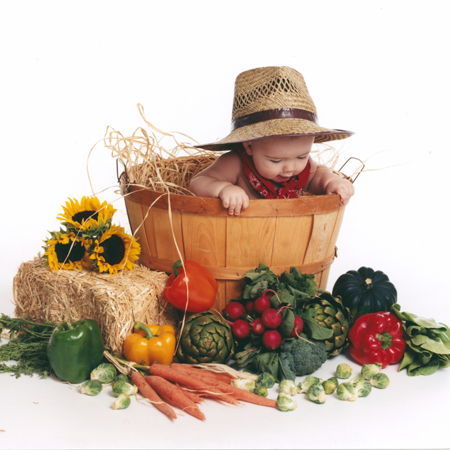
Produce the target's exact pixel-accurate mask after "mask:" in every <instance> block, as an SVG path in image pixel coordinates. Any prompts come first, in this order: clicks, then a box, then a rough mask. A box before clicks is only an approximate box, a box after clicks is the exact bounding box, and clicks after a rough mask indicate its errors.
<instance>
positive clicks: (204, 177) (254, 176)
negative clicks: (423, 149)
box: [190, 67, 354, 215]
mask: <svg viewBox="0 0 450 450" xmlns="http://www.w3.org/2000/svg"><path fill="white" fill-rule="evenodd" d="M351 134H352V133H351V132H349V131H345V130H333V129H328V128H323V127H320V126H319V125H317V119H316V109H315V106H314V103H313V101H312V99H311V97H310V95H309V92H308V89H307V87H306V84H305V82H304V80H303V77H302V75H301V74H300V73H299V72H297V71H296V70H294V69H291V68H289V67H263V68H260V69H253V70H249V71H247V72H243V73H241V74H240V75H239V76H238V77H237V78H236V83H235V95H234V102H233V115H232V132H231V133H230V134H229V135H228V136H227V137H226V138H224V139H222V140H221V141H218V142H215V143H212V144H206V145H199V146H198V147H200V148H204V149H208V150H227V149H229V150H231V151H230V152H228V153H225V154H223V155H221V156H220V157H219V158H218V159H217V160H216V161H215V162H214V163H213V164H212V165H211V166H209V167H207V168H206V169H205V170H203V171H202V172H200V173H198V174H197V175H196V176H195V177H194V178H193V179H192V180H191V183H190V190H191V191H192V192H193V193H194V194H196V195H198V196H201V197H218V198H220V199H221V200H222V204H223V206H224V208H227V209H228V213H229V214H230V215H239V214H240V213H241V211H244V210H245V209H246V208H247V207H248V205H249V200H251V199H261V198H296V197H298V195H299V193H300V191H301V190H302V189H306V190H308V191H309V192H311V193H312V194H316V195H321V194H332V193H335V194H338V195H340V197H341V199H342V202H343V203H344V204H346V203H348V201H349V199H350V197H351V196H352V195H353V194H354V187H353V184H352V183H351V182H350V181H348V180H345V179H342V178H341V177H339V176H338V175H336V174H335V173H333V172H332V171H331V170H330V169H328V168H327V167H325V166H323V165H319V164H317V162H315V161H314V160H313V159H312V158H311V156H310V153H311V149H312V145H313V143H314V142H326V141H330V140H336V139H344V138H347V137H349V136H350V135H351Z"/></svg>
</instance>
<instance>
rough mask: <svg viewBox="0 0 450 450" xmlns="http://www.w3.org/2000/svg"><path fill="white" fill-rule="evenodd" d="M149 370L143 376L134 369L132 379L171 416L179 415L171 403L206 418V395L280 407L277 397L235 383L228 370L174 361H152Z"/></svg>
mask: <svg viewBox="0 0 450 450" xmlns="http://www.w3.org/2000/svg"><path fill="white" fill-rule="evenodd" d="M150 374H151V375H149V376H147V377H144V376H143V375H141V374H140V373H139V372H137V371H133V373H132V375H131V380H132V382H133V383H134V384H135V385H136V386H137V388H138V389H139V392H140V393H141V394H142V395H143V396H144V397H146V398H147V399H148V400H150V402H151V403H152V404H153V405H154V406H155V407H156V408H157V409H159V410H160V411H161V412H162V413H164V414H165V415H166V416H167V417H169V419H171V420H173V419H176V418H177V415H176V413H175V411H174V409H173V408H172V406H174V407H175V408H178V409H181V410H182V411H185V412H186V413H188V414H190V415H192V416H194V417H195V418H197V419H199V420H205V415H204V414H203V412H202V411H201V410H200V408H199V407H198V404H199V403H201V402H203V399H204V398H211V399H214V400H219V401H223V402H226V403H229V404H232V405H238V404H240V403H239V400H241V401H244V402H248V403H253V404H255V405H260V406H268V407H272V408H277V407H278V406H277V402H276V401H275V400H271V399H268V398H265V397H261V396H259V395H256V394H253V393H251V392H248V391H245V390H244V389H240V388H237V387H235V386H232V385H231V380H232V379H233V377H232V376H231V375H229V374H226V373H215V372H211V371H208V370H204V369H197V368H194V367H191V366H186V365H184V364H176V363H173V364H171V366H165V365H163V364H152V365H151V366H150ZM171 405H172V406H171Z"/></svg>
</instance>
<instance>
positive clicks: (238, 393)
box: [191, 374, 278, 408]
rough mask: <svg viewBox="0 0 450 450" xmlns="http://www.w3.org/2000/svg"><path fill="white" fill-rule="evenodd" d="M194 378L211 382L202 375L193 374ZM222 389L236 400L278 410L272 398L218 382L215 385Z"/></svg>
mask: <svg viewBox="0 0 450 450" xmlns="http://www.w3.org/2000/svg"><path fill="white" fill-rule="evenodd" d="M191 376H192V377H196V378H197V377H198V378H199V379H200V380H202V381H205V382H206V381H207V380H208V382H209V381H210V380H209V379H207V378H204V376H203V375H201V374H195V375H194V374H191ZM213 386H214V387H217V389H220V390H221V391H222V392H223V393H225V394H229V395H232V396H233V397H234V398H235V399H236V400H242V401H244V402H248V403H253V404H255V405H259V406H269V407H272V408H278V404H277V402H276V401H275V400H271V399H270V398H266V397H262V396H261V395H256V394H253V392H249V391H246V390H245V389H240V388H237V387H236V386H232V385H230V384H227V383H223V382H222V381H216V383H215V384H214V385H213Z"/></svg>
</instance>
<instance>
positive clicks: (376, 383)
mask: <svg viewBox="0 0 450 450" xmlns="http://www.w3.org/2000/svg"><path fill="white" fill-rule="evenodd" d="M369 383H370V384H371V385H372V386H373V387H374V388H377V389H384V388H387V387H388V386H389V378H388V376H387V375H386V374H384V373H377V374H376V375H374V376H373V377H372V378H371V379H370V380H369Z"/></svg>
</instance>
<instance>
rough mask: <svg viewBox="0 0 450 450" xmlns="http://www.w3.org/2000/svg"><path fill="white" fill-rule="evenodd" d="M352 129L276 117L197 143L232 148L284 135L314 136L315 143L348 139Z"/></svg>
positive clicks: (219, 148)
mask: <svg viewBox="0 0 450 450" xmlns="http://www.w3.org/2000/svg"><path fill="white" fill-rule="evenodd" d="M352 134H354V133H353V132H352V131H347V130H338V129H330V128H324V127H320V126H319V125H317V124H315V123H314V122H310V121H308V120H302V119H274V120H266V121H264V122H259V123H255V124H252V125H247V126H245V127H241V128H236V129H235V130H233V131H232V132H231V133H230V134H229V135H228V136H227V137H225V138H224V139H221V140H220V141H216V142H211V143H209V144H203V145H196V146H195V147H197V148H202V149H205V150H213V151H222V150H231V149H233V147H234V145H235V144H239V143H242V142H246V141H255V140H260V139H267V138H270V137H275V136H278V137H283V136H314V137H315V139H314V142H315V143H321V142H328V141H336V140H339V139H346V138H348V137H350V136H351V135H352Z"/></svg>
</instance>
